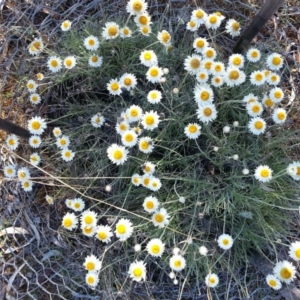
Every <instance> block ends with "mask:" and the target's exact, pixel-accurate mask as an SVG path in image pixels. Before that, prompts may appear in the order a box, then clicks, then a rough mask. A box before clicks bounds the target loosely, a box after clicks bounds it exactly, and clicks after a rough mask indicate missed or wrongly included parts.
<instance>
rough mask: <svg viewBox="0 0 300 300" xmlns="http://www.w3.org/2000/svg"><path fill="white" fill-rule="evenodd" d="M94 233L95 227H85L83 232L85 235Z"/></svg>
mask: <svg viewBox="0 0 300 300" xmlns="http://www.w3.org/2000/svg"><path fill="white" fill-rule="evenodd" d="M92 231H93V227H84V228H83V232H84V233H85V234H90V233H91V232H92Z"/></svg>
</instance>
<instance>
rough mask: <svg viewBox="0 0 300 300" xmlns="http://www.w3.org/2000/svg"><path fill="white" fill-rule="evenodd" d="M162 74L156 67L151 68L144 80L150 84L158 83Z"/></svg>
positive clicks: (160, 69)
mask: <svg viewBox="0 0 300 300" xmlns="http://www.w3.org/2000/svg"><path fill="white" fill-rule="evenodd" d="M163 74H164V72H163V70H162V68H160V67H158V66H152V67H150V68H149V70H148V71H147V73H146V78H147V80H148V81H150V82H152V83H157V82H160V79H161V77H162V76H163Z"/></svg>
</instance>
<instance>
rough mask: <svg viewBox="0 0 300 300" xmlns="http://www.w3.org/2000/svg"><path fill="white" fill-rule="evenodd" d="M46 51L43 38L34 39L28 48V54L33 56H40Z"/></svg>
mask: <svg viewBox="0 0 300 300" xmlns="http://www.w3.org/2000/svg"><path fill="white" fill-rule="evenodd" d="M43 49H44V43H43V40H42V39H41V38H36V39H34V40H33V41H32V42H31V43H30V45H29V46H28V52H29V54H31V55H39V54H40V53H41V52H42V51H43Z"/></svg>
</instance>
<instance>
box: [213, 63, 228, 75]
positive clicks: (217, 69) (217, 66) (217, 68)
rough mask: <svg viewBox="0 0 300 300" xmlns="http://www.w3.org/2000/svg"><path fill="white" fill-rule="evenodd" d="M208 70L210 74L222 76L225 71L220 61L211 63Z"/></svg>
mask: <svg viewBox="0 0 300 300" xmlns="http://www.w3.org/2000/svg"><path fill="white" fill-rule="evenodd" d="M210 72H211V74H212V75H215V76H222V75H223V74H224V73H225V65H224V64H223V63H222V62H220V61H215V62H213V64H212V67H211V70H210Z"/></svg>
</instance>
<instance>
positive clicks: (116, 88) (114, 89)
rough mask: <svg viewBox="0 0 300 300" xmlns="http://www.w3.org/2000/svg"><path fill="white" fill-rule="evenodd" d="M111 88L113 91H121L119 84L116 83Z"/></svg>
mask: <svg viewBox="0 0 300 300" xmlns="http://www.w3.org/2000/svg"><path fill="white" fill-rule="evenodd" d="M110 87H111V89H112V90H113V91H117V90H118V89H119V84H118V83H117V82H114V83H112V84H111V86H110Z"/></svg>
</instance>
